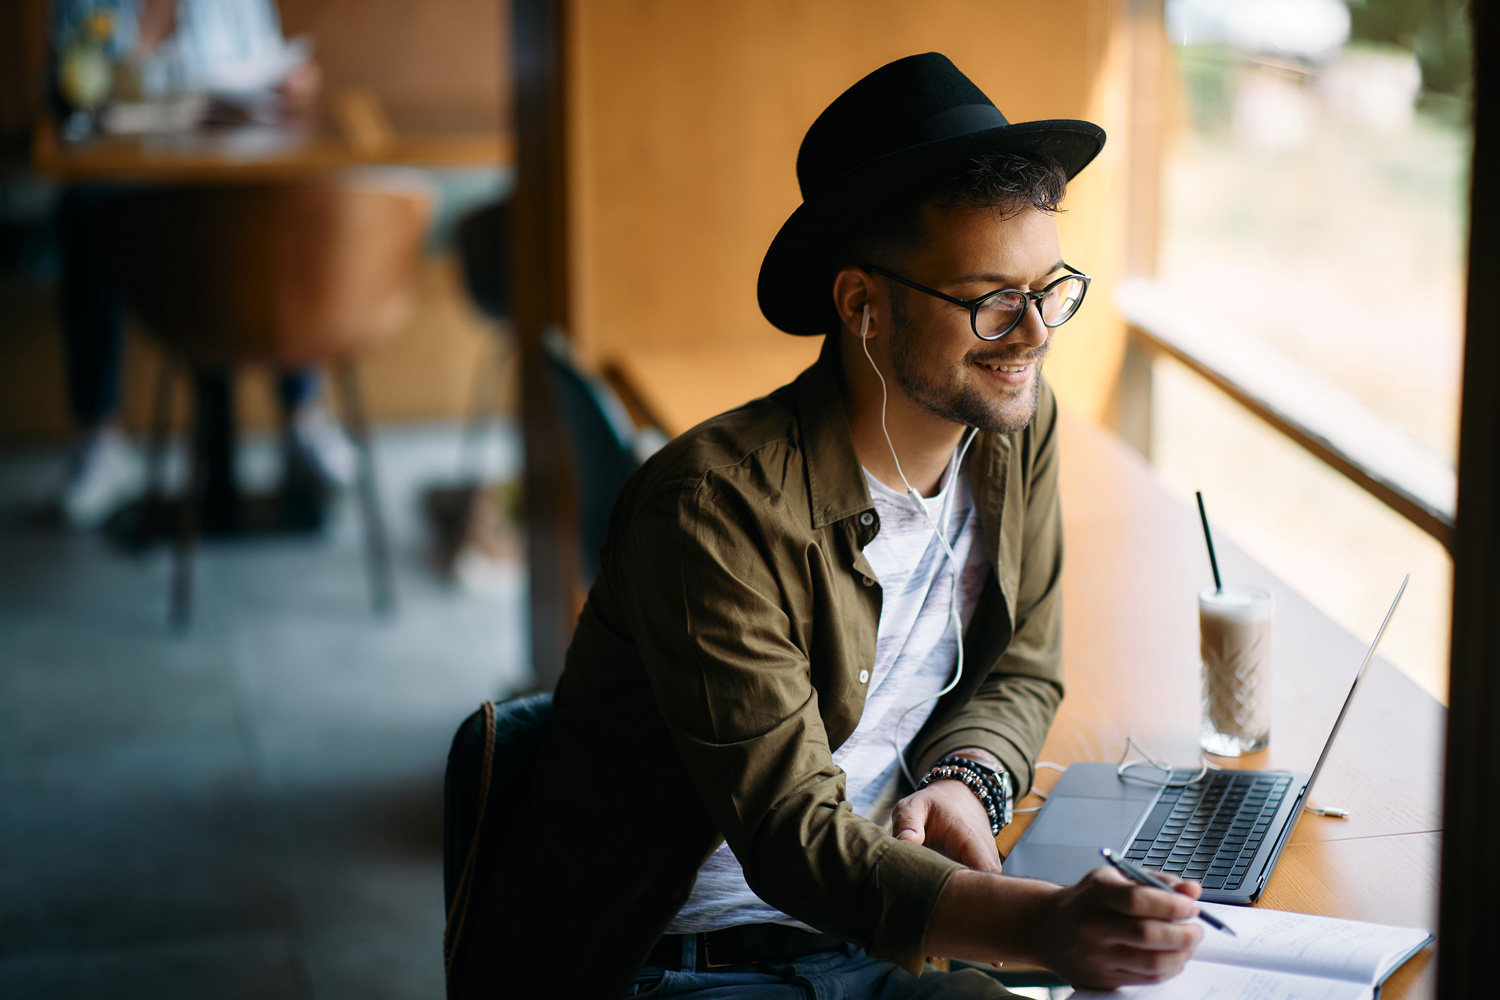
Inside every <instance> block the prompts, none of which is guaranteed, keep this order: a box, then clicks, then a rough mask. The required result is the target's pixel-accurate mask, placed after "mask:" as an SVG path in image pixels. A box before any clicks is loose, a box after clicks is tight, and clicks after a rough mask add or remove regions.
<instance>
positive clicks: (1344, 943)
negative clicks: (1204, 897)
mask: <svg viewBox="0 0 1500 1000" xmlns="http://www.w3.org/2000/svg"><path fill="white" fill-rule="evenodd" d="M1201 905H1202V906H1203V908H1204V909H1205V910H1208V911H1209V912H1210V913H1212V914H1213V915H1214V916H1216V917H1219V918H1221V919H1222V920H1223V921H1224V922H1225V923H1226V924H1228V925H1229V926H1230V927H1233V928H1234V932H1235V934H1237V935H1238V937H1230V936H1229V935H1228V934H1221V933H1219V932H1218V931H1215V930H1213V929H1211V928H1207V927H1205V928H1204V931H1205V934H1204V937H1203V943H1202V944H1200V945H1199V946H1198V951H1197V953H1196V954H1195V955H1194V956H1193V958H1192V961H1190V962H1188V964H1187V966H1186V967H1185V968H1184V969H1183V970H1182V973H1181V974H1180V975H1178V976H1175V977H1173V978H1172V979H1169V980H1167V981H1166V982H1164V983H1159V984H1157V985H1155V986H1127V987H1123V988H1121V989H1118V990H1113V991H1110V992H1099V991H1097V990H1078V991H1077V992H1075V993H1074V994H1073V996H1074V997H1075V998H1076V1000H1102V998H1105V997H1109V998H1112V1000H1113V998H1120V1000H1125V998H1129V1000H1201V998H1203V997H1213V998H1214V1000H1370V998H1371V997H1373V996H1375V992H1376V987H1377V986H1379V985H1380V984H1381V983H1383V982H1385V980H1386V978H1387V977H1388V976H1390V974H1391V973H1392V972H1394V971H1396V969H1398V968H1400V966H1401V963H1403V962H1405V961H1406V960H1407V959H1408V958H1411V957H1412V956H1413V955H1415V954H1416V953H1417V952H1418V951H1420V950H1421V949H1422V947H1423V946H1424V945H1426V944H1427V942H1429V941H1431V940H1432V939H1433V937H1432V935H1431V934H1429V933H1428V932H1427V931H1423V930H1417V929H1416V928H1413V927H1388V926H1386V925H1385V924H1366V923H1360V922H1359V921H1356V920H1336V919H1334V918H1333V917H1311V916H1307V915H1305V914H1301V913H1286V912H1284V911H1281V910H1259V909H1253V908H1250V907H1242V906H1223V905H1220V904H1217V903H1203V904H1201Z"/></svg>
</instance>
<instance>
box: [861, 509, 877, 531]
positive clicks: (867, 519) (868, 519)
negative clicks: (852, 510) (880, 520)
mask: <svg viewBox="0 0 1500 1000" xmlns="http://www.w3.org/2000/svg"><path fill="white" fill-rule="evenodd" d="M859 523H860V524H863V525H864V526H865V527H866V528H868V527H869V526H870V525H872V524H874V523H875V515H874V514H871V513H870V512H869V511H865V512H864V513H863V514H861V515H859Z"/></svg>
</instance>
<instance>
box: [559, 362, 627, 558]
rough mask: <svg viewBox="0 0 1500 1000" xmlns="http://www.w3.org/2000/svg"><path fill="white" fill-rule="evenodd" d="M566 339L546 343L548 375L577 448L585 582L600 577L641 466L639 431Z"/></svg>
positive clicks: (576, 477) (580, 535)
mask: <svg viewBox="0 0 1500 1000" xmlns="http://www.w3.org/2000/svg"><path fill="white" fill-rule="evenodd" d="M561 339H562V338H561V337H549V338H546V339H545V340H544V343H543V346H544V351H543V353H544V354H545V355H546V358H547V375H548V378H549V380H550V382H551V385H552V392H553V394H554V396H555V397H556V399H557V404H558V406H559V407H560V408H561V410H562V414H563V421H564V423H566V424H567V428H568V436H569V438H570V439H571V441H572V444H573V458H574V462H575V464H574V469H573V471H574V475H575V481H576V482H577V483H578V538H579V545H580V548H581V550H582V551H581V560H582V572H583V578H584V582H585V583H588V582H592V581H593V579H594V577H595V576H597V575H598V572H599V550H600V549H601V548H602V547H603V546H604V535H605V532H606V531H607V530H608V528H609V512H610V510H612V509H613V508H614V505H615V497H617V496H619V494H620V488H621V487H622V486H624V485H625V480H627V479H629V478H630V474H631V473H632V472H634V471H635V470H636V469H637V468H639V467H640V464H641V463H640V460H639V459H638V458H636V453H635V450H634V445H635V437H636V429H635V425H634V423H632V422H631V420H630V415H629V414H628V413H626V412H625V407H624V404H622V403H621V402H620V399H619V397H618V396H616V395H615V394H614V391H613V390H611V389H610V387H609V386H608V385H607V384H606V383H605V382H604V381H603V380H602V379H598V378H594V377H592V376H589V375H586V374H584V373H583V372H582V371H581V370H579V368H578V367H577V366H576V365H575V364H574V363H573V360H572V358H571V357H570V356H569V354H568V350H567V346H566V343H559V341H561Z"/></svg>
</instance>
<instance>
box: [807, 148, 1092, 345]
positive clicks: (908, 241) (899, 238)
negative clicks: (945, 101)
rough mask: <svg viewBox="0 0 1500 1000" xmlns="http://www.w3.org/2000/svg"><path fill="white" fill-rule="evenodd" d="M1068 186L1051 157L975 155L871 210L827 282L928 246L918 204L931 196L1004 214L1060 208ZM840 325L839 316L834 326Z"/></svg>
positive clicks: (943, 203) (897, 262) (835, 259)
mask: <svg viewBox="0 0 1500 1000" xmlns="http://www.w3.org/2000/svg"><path fill="white" fill-rule="evenodd" d="M1067 189H1068V174H1067V172H1066V171H1065V170H1064V169H1063V167H1062V165H1061V164H1059V163H1058V162H1057V161H1056V160H1054V159H1053V158H1052V157H1050V156H1046V155H1040V156H1038V155H1032V154H1029V153H976V154H975V155H974V156H972V157H970V158H969V160H968V162H967V163H965V164H964V165H963V166H962V167H960V168H959V169H957V170H955V171H952V172H950V173H947V174H943V175H941V176H939V177H937V178H934V179H933V180H930V181H928V182H926V183H924V184H920V185H917V186H916V187H913V188H909V189H907V190H906V191H903V192H902V193H901V194H898V195H896V196H895V197H894V198H891V199H889V200H887V201H886V202H884V203H883V204H882V205H880V206H879V207H878V208H876V209H875V210H874V211H873V212H871V213H870V216H869V219H868V221H866V222H865V223H864V224H863V225H861V226H860V227H859V228H858V229H856V230H855V231H854V232H852V233H850V234H849V235H848V236H847V237H846V238H845V239H844V240H842V241H841V242H840V243H839V245H838V247H837V248H836V249H835V250H834V252H833V254H832V255H831V257H830V258H829V268H828V280H829V282H830V283H832V281H833V276H834V275H836V274H838V272H839V270H840V269H842V268H845V267H849V266H850V265H854V266H862V265H865V264H872V263H879V264H881V265H883V266H886V267H893V268H894V267H900V266H901V264H902V262H903V261H904V260H905V259H906V257H907V256H908V255H910V254H913V253H916V252H917V251H919V250H921V249H922V248H923V247H925V246H926V245H927V236H928V234H927V226H926V223H925V221H924V219H923V215H922V205H923V204H924V203H926V202H927V201H929V200H932V201H933V202H934V204H935V205H936V206H937V207H938V208H943V209H949V208H993V209H997V210H998V211H999V212H1000V213H1002V217H1006V218H1008V217H1010V216H1013V215H1016V214H1018V213H1020V212H1022V211H1024V210H1025V209H1028V208H1035V209H1038V210H1040V211H1043V212H1049V213H1056V212H1060V211H1061V210H1062V209H1061V208H1060V207H1059V206H1060V205H1061V203H1062V200H1063V195H1064V194H1066V193H1067ZM842 325H843V321H842V320H841V319H839V320H837V322H835V324H834V327H833V329H838V328H839V327H840V326H842Z"/></svg>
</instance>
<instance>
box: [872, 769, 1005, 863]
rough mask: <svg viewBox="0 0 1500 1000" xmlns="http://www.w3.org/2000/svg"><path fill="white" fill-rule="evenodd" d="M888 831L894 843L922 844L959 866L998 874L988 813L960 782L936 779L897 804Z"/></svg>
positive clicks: (997, 854) (998, 859) (993, 838)
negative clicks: (894, 835)
mask: <svg viewBox="0 0 1500 1000" xmlns="http://www.w3.org/2000/svg"><path fill="white" fill-rule="evenodd" d="M891 829H892V830H894V831H895V834H896V839H897V840H909V841H911V842H912V843H913V844H925V845H926V846H928V847H930V848H932V849H933V850H935V851H937V852H939V853H941V854H943V855H944V856H945V857H949V858H952V859H953V860H954V861H957V862H958V863H959V864H961V865H967V866H968V867H970V868H973V869H975V870H976V871H982V872H991V873H993V874H996V875H998V874H1000V851H999V849H998V848H996V847H995V837H994V835H993V834H992V833H990V817H989V814H988V813H987V812H985V809H984V804H983V803H981V802H980V801H979V796H977V795H975V794H974V793H973V791H971V790H970V789H969V786H968V785H965V784H964V783H963V782H961V781H954V780H952V779H940V780H938V781H934V782H933V783H932V784H930V785H928V786H927V787H926V788H924V789H922V790H921V791H918V792H913V793H912V794H910V795H908V796H907V797H906V798H904V799H902V800H901V801H900V802H897V803H896V808H895V809H894V810H893V811H892V813H891Z"/></svg>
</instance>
